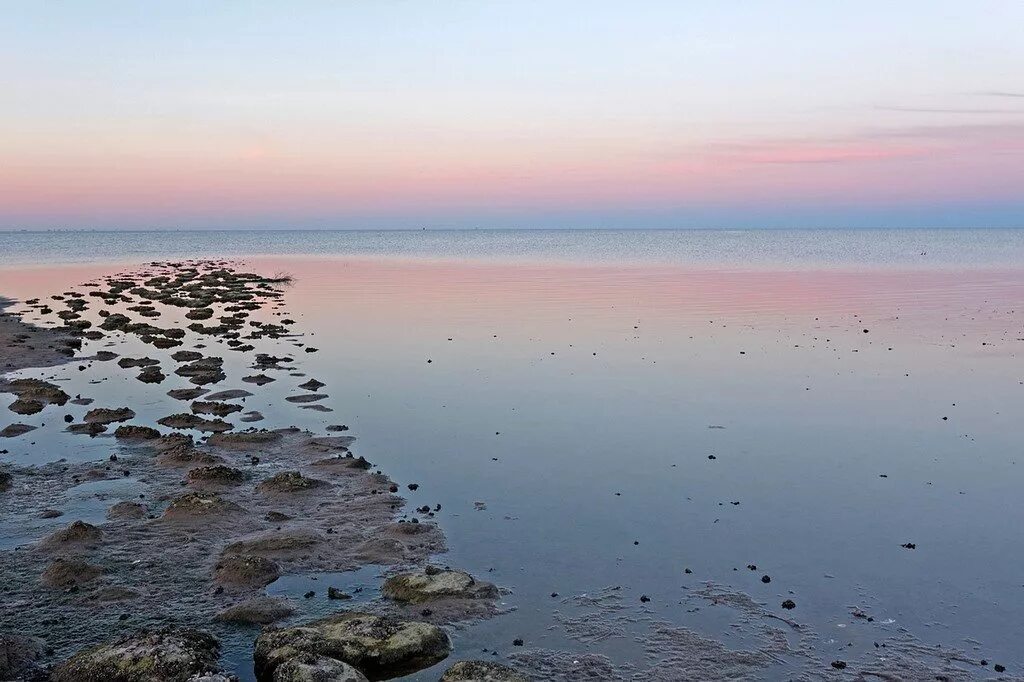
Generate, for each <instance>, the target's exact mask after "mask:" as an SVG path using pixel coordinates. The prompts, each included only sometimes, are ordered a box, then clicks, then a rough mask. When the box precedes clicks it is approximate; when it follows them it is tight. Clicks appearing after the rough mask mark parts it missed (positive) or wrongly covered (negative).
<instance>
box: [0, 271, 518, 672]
mask: <svg viewBox="0 0 1024 682" xmlns="http://www.w3.org/2000/svg"><path fill="white" fill-rule="evenodd" d="M149 270H150V271H149V272H148V273H146V274H133V275H119V276H116V277H111V278H107V279H106V280H104V283H103V285H100V284H96V283H90V285H89V286H88V288H89V289H91V290H90V291H89V292H88V294H81V293H79V292H65V293H64V294H61V295H57V296H54V297H51V302H48V303H40V302H39V301H38V300H36V301H30V302H28V304H29V305H30V306H32V307H34V308H35V309H36V310H37V311H38V312H39V313H40V314H43V315H54V316H55V317H56V318H57V319H59V320H60V324H61V327H60V329H61V332H62V333H64V334H67V335H68V336H70V337H71V338H73V339H74V340H75V343H73V344H72V346H73V347H80V346H81V339H86V340H99V339H103V338H105V337H106V336H132V337H134V338H136V339H137V340H138V341H141V342H142V343H145V344H148V345H150V346H152V347H153V348H155V349H158V350H165V349H171V348H178V349H177V350H175V351H174V352H173V353H171V354H170V355H169V358H170V360H171V361H173V362H174V363H176V366H174V367H173V368H171V369H164V368H163V366H162V361H161V360H160V359H157V358H153V357H149V356H142V357H131V356H120V355H118V354H117V353H114V352H112V351H109V350H104V351H100V352H98V353H97V354H96V355H95V358H94V359H95V360H97V361H103V362H106V361H114V360H116V361H117V362H116V363H112V366H113V364H116V366H117V367H119V368H121V369H124V370H128V371H129V372H132V373H135V376H136V378H137V379H138V380H139V381H141V382H143V383H161V382H163V381H165V380H166V379H167V378H168V377H169V376H172V377H175V376H176V377H181V378H183V379H185V380H187V381H188V382H189V383H190V384H192V387H189V388H173V389H171V390H169V391H167V395H168V396H169V397H170V398H172V399H174V400H181V401H187V402H189V403H190V404H189V406H188V410H187V411H181V412H178V413H176V414H171V415H168V416H165V417H162V418H160V419H157V420H156V424H157V425H158V426H162V427H165V428H167V429H175V430H190V431H197V432H201V433H207V434H212V435H210V436H208V437H207V438H206V442H205V443H203V444H197V443H196V441H195V440H194V438H193V437H192V436H189V435H185V434H183V433H170V434H167V433H161V431H160V430H158V429H156V428H154V427H153V426H151V425H146V424H136V423H125V422H131V421H133V420H134V419H135V418H136V416H137V415H136V413H135V411H134V410H132V409H131V408H128V407H97V408H93V409H90V410H89V411H88V412H86V413H85V414H84V416H82V417H81V420H80V421H79V422H75V421H74V419H73V418H72V417H71V416H70V415H66V416H65V420H64V421H65V423H66V426H65V428H66V429H67V430H68V431H71V432H72V433H82V434H88V435H91V436H96V435H99V434H102V433H104V432H106V430H107V429H108V427H111V428H112V427H113V425H116V429H115V430H114V433H113V436H114V438H115V439H116V441H115V442H117V443H119V444H121V447H122V450H121V451H119V452H118V453H117V454H113V455H111V456H110V461H109V462H106V463H105V464H96V463H85V464H81V465H70V464H60V465H56V464H55V465H52V466H51V465H47V466H46V467H42V468H41V469H39V470H31V469H27V468H18V467H14V468H11V469H10V470H7V469H5V470H3V471H0V493H2V492H4V491H7V490H10V489H11V488H12V487H13V486H15V485H18V486H19V487H20V488H19V499H18V504H17V506H15V505H13V504H10V503H9V502H10V500H5V499H4V497H2V496H0V513H20V514H24V515H26V516H29V515H31V516H35V517H37V518H53V517H57V516H60V515H61V514H62V512H61V511H60V510H59V509H56V508H54V507H55V505H56V504H59V502H58V501H59V500H60V499H62V496H63V495H66V493H67V491H68V490H70V489H71V488H73V487H74V486H76V485H78V484H80V483H81V482H83V481H97V480H103V479H106V478H113V477H115V476H120V475H127V471H128V469H127V468H126V467H129V466H130V467H131V470H132V472H133V475H134V476H136V477H137V478H138V479H139V480H141V481H145V483H146V493H145V494H144V495H139V496H138V497H137V498H135V499H132V498H130V497H129V498H128V499H122V500H120V501H118V502H116V503H115V504H113V505H111V506H110V507H109V508H108V510H107V521H106V522H105V523H102V524H99V525H96V524H92V523H86V522H84V521H80V520H79V521H74V522H72V523H70V524H68V525H66V526H64V527H63V528H60V529H59V530H57V531H55V532H53V533H51V534H50V535H49V536H47V537H45V538H43V539H42V540H40V541H39V542H37V543H35V544H34V545H32V546H30V547H27V548H23V550H22V551H18V552H2V553H0V562H2V564H3V568H4V571H5V581H6V582H7V585H5V590H6V592H7V595H6V596H7V598H9V600H10V601H12V602H17V603H20V604H22V605H23V606H22V607H21V608H20V609H19V611H18V612H17V613H14V612H12V613H9V614H7V613H5V614H3V615H0V632H3V631H10V632H14V631H17V632H19V633H25V635H24V636H23V635H21V634H19V635H18V636H17V637H15V636H14V635H0V679H21V678H24V679H35V678H40V679H42V678H47V679H52V680H54V681H56V682H69V681H71V680H84V681H97V682H98V681H99V680H111V681H113V682H122V681H123V682H141V681H143V680H153V681H154V682H161V681H171V680H174V681H178V680H181V681H189V682H202V681H206V682H218V681H225V682H226V681H228V680H232V679H235V678H234V676H233V675H232V674H231V673H230V671H225V670H224V669H223V663H222V647H223V646H226V645H225V644H223V643H224V642H225V641H227V640H230V641H231V642H237V633H238V630H239V628H251V627H254V626H259V627H262V628H264V629H263V630H262V632H260V633H259V634H258V636H256V639H255V647H254V650H253V664H254V669H255V672H256V675H257V678H258V679H259V680H260V681H261V682H266V681H274V682H300V681H310V682H311V681H314V680H366V679H389V678H391V677H396V676H400V675H405V674H410V673H414V672H417V671H420V670H423V669H425V668H428V667H432V666H434V665H437V664H439V663H440V662H441V661H443V660H445V659H446V658H448V657H449V656H450V655H451V653H452V642H451V640H450V638H449V636H448V634H447V633H446V631H445V629H444V628H445V626H446V625H447V624H450V623H453V622H456V621H459V620H464V619H466V618H477V617H488V616H491V615H494V614H495V613H497V604H498V601H499V597H500V593H499V590H498V589H497V587H495V586H494V585H493V584H491V583H486V582H482V581H478V580H476V579H474V578H473V577H472V576H470V575H469V574H467V573H464V572H461V571H455V570H451V569H441V568H437V567H433V566H427V567H426V568H425V569H424V570H421V571H406V572H403V573H397V574H394V575H392V576H390V577H389V578H388V579H387V580H386V581H385V583H384V587H383V589H382V592H381V598H380V599H379V600H377V601H374V602H369V603H360V604H359V606H358V608H353V609H342V610H335V612H334V613H332V614H331V615H329V616H326V617H319V618H313V619H309V617H306V618H305V619H303V617H302V615H301V614H302V612H303V611H304V609H303V608H302V606H301V605H300V604H298V603H296V601H294V600H290V599H285V598H281V597H269V596H267V594H266V593H265V591H264V588H265V586H267V585H269V584H271V583H273V582H275V581H277V580H278V579H279V578H280V576H282V575H286V574H288V573H296V572H311V571H312V572H316V571H328V570H329V571H345V570H350V569H354V568H357V567H359V566H362V565H365V564H380V565H385V566H397V565H403V566H406V567H408V566H409V565H416V564H422V562H423V561H425V559H426V558H427V557H429V556H430V555H433V554H436V553H438V552H440V551H443V550H444V541H443V536H442V535H441V533H440V530H439V529H438V528H437V526H436V525H434V524H432V523H427V522H424V523H419V522H418V519H415V518H414V519H412V520H411V521H408V522H407V521H404V520H399V521H397V522H396V520H395V516H396V515H397V514H399V513H400V509H401V507H402V505H403V503H404V501H403V500H402V498H400V497H398V496H397V495H396V493H397V491H398V486H397V485H395V484H394V483H392V482H391V481H389V480H388V479H387V477H386V476H384V475H383V474H382V473H380V472H372V471H371V469H372V465H371V464H370V462H368V461H367V460H366V459H365V458H363V457H357V456H355V455H354V454H353V453H352V452H350V450H349V445H350V444H351V442H352V441H353V439H352V438H351V437H349V436H337V435H334V436H328V437H317V436H313V435H311V434H309V433H305V432H301V431H299V430H297V429H283V430H277V431H266V430H246V431H235V426H234V425H233V424H231V423H230V422H229V421H226V419H228V418H234V417H235V416H236V415H238V417H239V418H240V419H241V421H243V422H244V421H255V420H258V419H262V415H261V414H259V413H258V412H256V411H249V412H247V413H245V414H244V415H243V414H240V413H242V412H243V407H242V405H240V404H239V403H237V402H232V401H237V400H244V399H245V398H246V397H249V396H251V395H252V394H251V393H250V392H248V391H245V390H241V389H231V390H226V391H217V392H214V393H211V392H210V388H209V386H210V385H213V384H217V383H220V382H221V381H224V380H225V379H226V372H225V369H224V364H225V363H224V359H223V358H221V357H217V356H214V355H209V354H206V352H205V350H203V351H201V350H200V349H203V348H205V346H204V344H203V343H202V341H201V339H202V338H203V337H217V340H218V341H220V342H223V343H224V344H225V345H226V346H227V348H229V349H230V350H232V351H236V352H248V351H254V350H255V348H254V346H253V345H252V343H250V342H251V341H255V340H257V339H279V338H284V337H287V336H290V335H291V333H290V331H289V327H290V326H291V325H293V324H294V321H293V320H290V319H287V318H285V319H282V320H281V321H280V323H270V322H266V321H260V320H250V319H249V316H250V313H251V312H253V311H256V310H259V309H260V308H262V307H263V306H265V305H267V304H268V303H269V304H271V305H272V306H273V307H274V308H279V307H280V301H279V299H280V296H281V292H280V285H281V284H283V283H285V280H283V279H280V278H273V279H268V278H263V277H260V276H258V275H255V274H253V273H244V272H237V271H235V270H232V269H230V268H229V267H226V264H224V263H198V262H192V263H186V264H151V266H150V268H149ZM92 299H95V301H96V303H97V304H98V305H100V306H119V307H120V308H119V309H118V310H111V309H107V308H106V307H103V308H101V309H99V310H98V311H96V314H97V316H98V317H99V320H98V321H97V322H96V323H95V326H94V324H93V322H90V320H88V319H85V317H83V314H84V313H85V312H86V311H87V310H88V309H89V304H90V303H91V302H92ZM61 305H63V309H60V310H57V311H56V312H55V310H54V309H55V308H59V307H60V306H61ZM162 306H173V307H178V308H182V309H184V310H185V311H186V312H185V313H184V317H185V318H186V319H187V320H189V321H190V322H188V323H187V324H186V326H185V328H181V327H179V326H168V327H161V326H158V324H157V323H156V322H155V320H157V319H158V318H161V317H162V316H163V315H164V314H165V312H164V311H165V309H164V308H162ZM133 316H137V317H135V318H134V319H133ZM140 317H141V318H145V319H146V320H148V321H141V320H138V318H140ZM190 333H191V334H194V335H197V336H198V337H199V341H197V342H195V344H194V349H192V348H186V347H183V346H185V345H186V344H188V343H190V336H189V334H190ZM297 345H298V344H297ZM179 347H180V348H179ZM306 350H307V351H312V350H315V349H309V348H307V349H306ZM154 355H160V354H159V353H154ZM294 363H295V360H294V359H293V358H292V357H289V356H287V355H280V356H279V355H272V354H269V353H256V354H255V356H254V359H253V361H252V364H251V367H252V368H253V369H254V370H256V373H254V374H252V375H250V376H246V377H244V378H243V379H242V380H243V381H244V382H245V383H247V384H251V385H253V386H263V385H265V384H269V383H272V382H273V381H274V378H273V377H272V376H270V374H272V373H273V372H275V371H288V372H295V367H294ZM300 376H301V375H300ZM324 386H325V384H324V383H323V382H321V381H318V380H316V379H308V380H306V381H304V382H303V383H302V384H300V385H299V386H298V388H299V389H300V390H302V391H305V393H298V394H295V395H291V396H289V397H288V398H286V400H287V401H288V402H289V403H295V404H297V405H299V406H301V407H303V408H306V409H319V410H321V411H329V410H330V408H328V407H326V406H323V405H321V404H320V403H322V402H323V401H324V400H326V399H327V397H328V396H327V395H326V394H323V393H321V392H320V390H321V389H322V388H324ZM4 390H7V391H10V392H12V393H14V394H15V395H16V398H17V400H16V401H15V402H16V404H15V405H12V407H11V409H12V411H15V412H17V413H21V414H29V415H31V414H35V413H38V412H39V411H41V410H43V409H45V408H47V407H48V406H50V405H57V406H63V405H66V404H68V403H73V404H76V405H85V404H88V403H90V402H91V400H89V399H88V398H81V397H80V396H77V397H75V398H72V397H71V396H69V395H68V394H67V393H65V392H64V391H63V390H62V389H61V388H60V387H59V386H57V385H56V384H53V383H49V382H46V381H42V380H38V379H19V380H15V381H11V382H7V384H6V385H5V387H4ZM200 398H201V399H200ZM33 428H35V427H33V426H31V425H27V424H11V425H10V426H8V427H6V428H5V429H4V430H3V431H2V432H0V436H10V437H14V436H17V435H21V434H23V433H27V432H28V431H29V430H31V429H33ZM328 430H330V431H347V430H348V427H345V426H334V427H331V428H330V429H328ZM122 467H125V468H124V470H123V471H122V470H121V468H122ZM183 486H184V488H185V489H184V490H182V487H183ZM33 505H35V507H38V508H35V507H33ZM357 591H358V590H357ZM314 595H315V593H314V592H310V593H307V595H306V596H307V598H309V597H312V596H314ZM325 596H326V598H327V599H328V600H329V602H330V603H331V604H332V605H347V604H349V603H351V600H352V595H351V594H349V593H347V592H345V591H344V590H342V589H339V588H337V587H334V586H331V587H329V588H328V589H327V590H326V592H325ZM129 605H130V608H128V607H129ZM321 613H322V611H321ZM282 621H289V622H288V623H287V624H285V625H284V626H282V627H274V626H275V625H276V624H279V623H281V622H282ZM169 622H170V623H173V625H170V626H169V625H167V623H169ZM113 633H118V634H117V636H114V637H111V635H112V634H113ZM34 637H38V639H36V638H34ZM234 646H237V644H235V645H234ZM235 658H236V659H237V656H235ZM54 661H56V663H55V662H54ZM443 675H444V677H443V679H444V680H448V681H449V682H451V681H454V680H493V681H494V682H502V681H513V680H522V679H525V678H524V677H523V676H522V675H521V674H519V673H517V672H516V671H515V670H513V669H511V668H508V667H507V666H503V665H501V664H499V663H496V662H493V661H492V662H487V661H458V662H456V663H454V665H451V666H449V667H448V669H447V671H446V672H444V673H443Z"/></svg>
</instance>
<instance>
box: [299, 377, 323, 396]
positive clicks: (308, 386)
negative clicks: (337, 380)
mask: <svg viewBox="0 0 1024 682" xmlns="http://www.w3.org/2000/svg"><path fill="white" fill-rule="evenodd" d="M326 385H327V384H325V383H324V382H322V381H317V380H316V379H310V380H309V381H307V382H305V383H303V384H299V388H301V389H303V390H306V391H313V392H314V393H315V392H316V391H318V390H320V389H321V388H323V387H324V386H326Z"/></svg>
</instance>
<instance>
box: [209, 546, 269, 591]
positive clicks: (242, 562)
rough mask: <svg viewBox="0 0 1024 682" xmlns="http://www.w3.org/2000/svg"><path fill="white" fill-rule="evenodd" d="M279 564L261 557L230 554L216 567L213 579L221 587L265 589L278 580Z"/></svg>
mask: <svg viewBox="0 0 1024 682" xmlns="http://www.w3.org/2000/svg"><path fill="white" fill-rule="evenodd" d="M280 575H281V569H280V568H278V566H277V563H276V562H274V561H272V560H270V559H267V558H266V557H261V556H252V555H247V554H229V555H227V556H222V557H221V558H220V559H219V560H218V561H217V565H216V566H214V570H213V578H214V580H215V581H216V582H217V583H218V584H220V585H226V586H231V587H263V586H264V585H269V584H270V583H272V582H274V581H275V580H277V579H278V577H280Z"/></svg>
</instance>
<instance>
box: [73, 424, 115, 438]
mask: <svg viewBox="0 0 1024 682" xmlns="http://www.w3.org/2000/svg"><path fill="white" fill-rule="evenodd" d="M66 430H67V431H68V432H70V433H77V434H81V435H84V436H98V435H99V434H101V433H103V432H104V431H106V430H107V425H106V424H100V423H99V422H93V423H91V424H70V425H68V428H67V429H66Z"/></svg>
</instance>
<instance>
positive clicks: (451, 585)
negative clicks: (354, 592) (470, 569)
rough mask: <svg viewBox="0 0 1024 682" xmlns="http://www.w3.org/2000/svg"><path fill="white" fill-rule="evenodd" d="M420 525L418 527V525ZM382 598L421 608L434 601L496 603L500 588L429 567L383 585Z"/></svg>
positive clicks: (459, 572)
mask: <svg viewBox="0 0 1024 682" xmlns="http://www.w3.org/2000/svg"><path fill="white" fill-rule="evenodd" d="M417 525H418V524H417ZM381 594H382V595H383V596H384V597H386V598H387V599H392V600H394V601H398V602H406V603H410V604H422V603H423V602H428V601H431V600H434V599H442V598H449V599H497V598H498V596H499V593H498V588H497V587H495V586H494V585H493V584H492V583H487V582H480V581H477V580H475V579H474V578H473V576H471V575H470V574H469V573H466V572H465V571H442V570H439V569H432V568H431V567H428V568H427V570H425V571H423V572H422V573H402V574H399V575H393V576H391V577H390V578H388V579H387V580H385V581H384V586H383V587H382V588H381Z"/></svg>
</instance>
